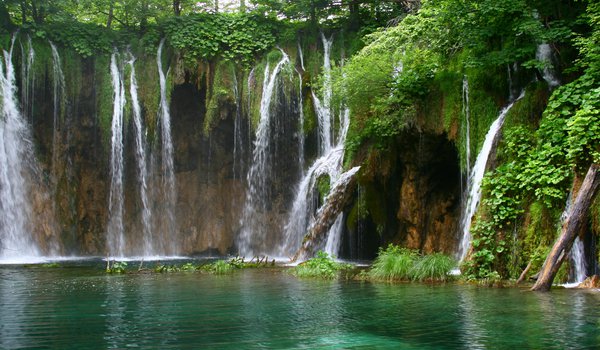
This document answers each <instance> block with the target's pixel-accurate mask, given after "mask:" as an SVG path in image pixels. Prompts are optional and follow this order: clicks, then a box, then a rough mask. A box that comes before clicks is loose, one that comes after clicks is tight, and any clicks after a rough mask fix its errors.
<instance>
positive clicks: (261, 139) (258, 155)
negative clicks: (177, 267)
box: [237, 50, 289, 256]
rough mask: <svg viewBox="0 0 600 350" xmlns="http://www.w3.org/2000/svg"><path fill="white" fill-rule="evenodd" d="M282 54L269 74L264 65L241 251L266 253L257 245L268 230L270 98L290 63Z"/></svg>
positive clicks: (251, 253)
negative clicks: (265, 215)
mask: <svg viewBox="0 0 600 350" xmlns="http://www.w3.org/2000/svg"><path fill="white" fill-rule="evenodd" d="M281 53H282V55H283V57H282V58H281V60H280V61H279V63H277V65H276V66H275V68H273V71H272V72H270V74H269V64H267V66H266V68H265V75H264V81H263V92H262V98H261V101H260V121H259V124H258V127H257V129H256V139H255V141H254V150H253V152H252V165H251V167H250V170H249V171H248V176H247V181H248V190H247V192H246V202H245V205H244V211H243V215H242V222H241V224H242V230H241V232H240V235H239V238H238V242H237V245H238V250H239V253H240V254H242V255H247V256H249V255H253V254H257V253H264V252H261V251H258V250H260V248H259V247H257V246H256V244H257V243H260V242H262V241H263V239H264V237H265V235H266V231H265V227H264V223H265V221H264V219H265V218H264V213H265V212H266V211H267V206H268V203H267V200H268V199H267V197H268V188H267V187H268V182H267V181H268V177H269V175H268V174H269V173H270V169H269V167H270V159H269V150H270V147H271V130H270V124H271V117H272V116H271V111H270V108H271V100H272V98H273V95H274V93H275V85H276V84H275V83H276V81H277V76H278V74H279V72H280V71H281V69H282V68H283V66H284V65H285V64H287V63H289V57H288V55H287V54H286V53H285V52H283V50H282V51H281Z"/></svg>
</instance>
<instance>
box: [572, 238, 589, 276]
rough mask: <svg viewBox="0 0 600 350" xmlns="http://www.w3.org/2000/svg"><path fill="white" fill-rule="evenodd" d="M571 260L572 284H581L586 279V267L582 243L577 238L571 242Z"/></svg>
mask: <svg viewBox="0 0 600 350" xmlns="http://www.w3.org/2000/svg"><path fill="white" fill-rule="evenodd" d="M571 259H572V261H573V280H574V281H573V282H575V283H581V282H583V281H584V280H585V278H586V277H587V272H586V271H587V266H586V263H585V249H584V247H583V241H582V240H581V239H580V238H579V237H576V238H575V242H573V248H571Z"/></svg>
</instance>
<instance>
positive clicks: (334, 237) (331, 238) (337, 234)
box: [325, 166, 360, 256]
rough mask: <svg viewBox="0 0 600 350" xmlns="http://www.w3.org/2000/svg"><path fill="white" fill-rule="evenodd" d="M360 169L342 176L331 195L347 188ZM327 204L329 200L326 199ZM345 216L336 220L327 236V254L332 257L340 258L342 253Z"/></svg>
mask: <svg viewBox="0 0 600 350" xmlns="http://www.w3.org/2000/svg"><path fill="white" fill-rule="evenodd" d="M359 170H360V167H358V166H357V167H354V168H352V169H350V170H348V171H346V172H345V173H343V174H341V175H340V176H339V178H338V179H337V180H336V181H335V183H334V184H333V186H332V188H331V192H330V193H337V192H338V191H339V190H338V189H340V188H345V187H346V186H348V183H349V182H350V180H351V179H352V178H353V177H354V176H355V175H356V173H358V171H359ZM325 202H327V199H325ZM343 218H344V215H341V214H340V215H338V217H337V218H336V219H335V222H334V224H333V226H331V229H330V230H329V235H328V236H327V243H326V244H325V253H327V254H329V255H330V256H338V255H339V252H340V247H341V243H342V232H343V231H344V228H343V225H344V220H343Z"/></svg>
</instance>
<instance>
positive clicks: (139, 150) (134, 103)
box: [127, 56, 158, 256]
mask: <svg viewBox="0 0 600 350" xmlns="http://www.w3.org/2000/svg"><path fill="white" fill-rule="evenodd" d="M127 64H129V66H130V67H131V73H130V77H129V94H130V96H131V109H132V114H133V115H132V116H133V127H134V134H135V159H136V162H137V179H138V186H139V192H140V202H141V211H142V230H143V232H142V234H143V242H144V249H143V254H144V255H145V256H153V255H156V254H157V253H158V252H157V249H156V247H155V242H154V237H153V232H152V212H151V207H150V198H149V191H148V179H149V174H148V164H147V163H148V162H147V159H148V155H147V144H146V131H145V129H144V126H143V124H142V110H141V107H140V101H139V98H138V85H137V78H136V75H135V57H133V56H131V59H130V60H129V61H128V62H127Z"/></svg>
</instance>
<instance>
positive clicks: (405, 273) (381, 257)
mask: <svg viewBox="0 0 600 350" xmlns="http://www.w3.org/2000/svg"><path fill="white" fill-rule="evenodd" d="M417 257H418V253H417V251H416V250H412V249H407V248H402V247H399V246H396V245H393V244H390V245H388V246H387V248H385V249H380V250H379V254H378V255H377V258H376V259H375V262H373V266H372V267H371V270H370V271H369V272H368V275H369V277H370V278H372V279H375V280H386V281H393V280H408V279H410V277H411V276H412V269H413V266H414V265H415V261H416V260H417Z"/></svg>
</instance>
